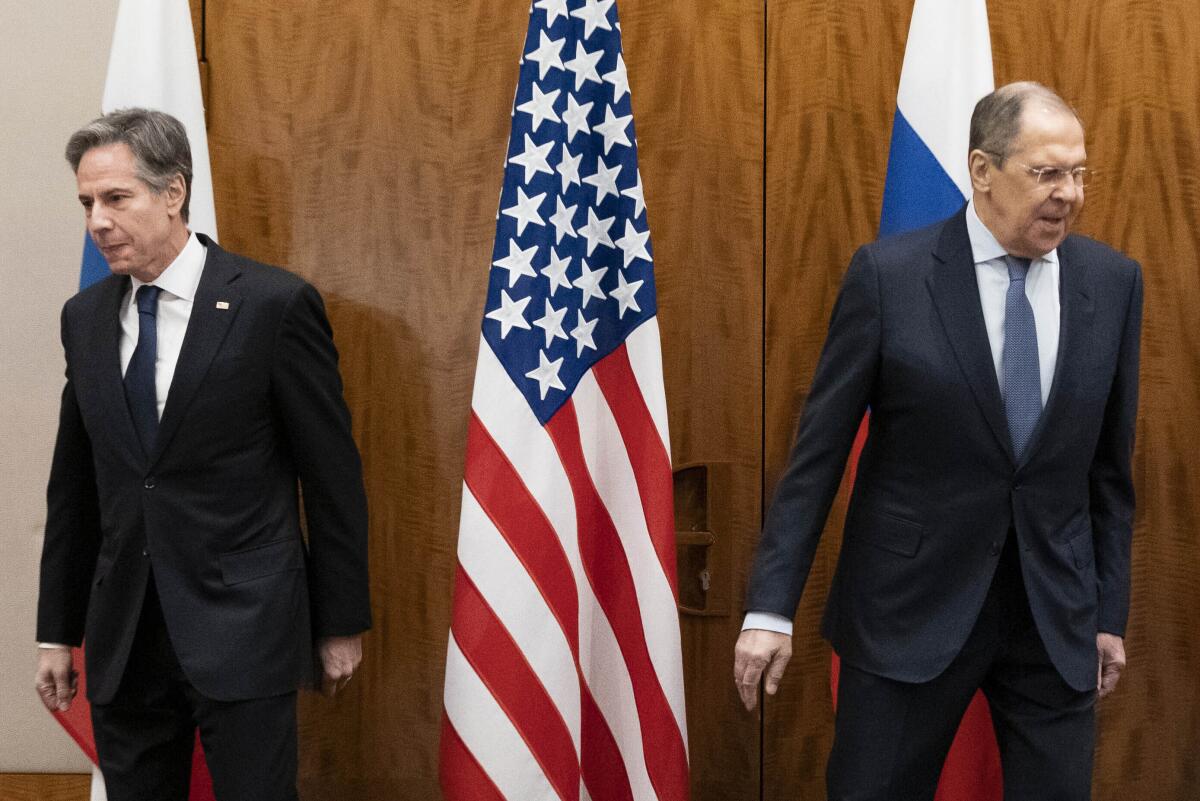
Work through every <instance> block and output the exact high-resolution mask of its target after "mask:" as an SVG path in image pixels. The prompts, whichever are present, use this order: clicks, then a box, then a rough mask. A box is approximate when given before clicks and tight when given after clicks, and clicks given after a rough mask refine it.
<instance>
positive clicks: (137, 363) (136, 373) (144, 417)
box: [125, 284, 162, 455]
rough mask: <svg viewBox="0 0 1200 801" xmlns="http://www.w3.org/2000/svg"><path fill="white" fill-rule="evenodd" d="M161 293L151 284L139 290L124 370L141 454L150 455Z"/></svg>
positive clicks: (155, 430)
mask: <svg viewBox="0 0 1200 801" xmlns="http://www.w3.org/2000/svg"><path fill="white" fill-rule="evenodd" d="M160 292H162V289H161V288H159V287H156V286H151V285H150V284H145V285H144V286H140V287H138V291H137V307H138V341H137V347H135V348H134V349H133V357H132V358H130V360H129V366H128V367H126V368H125V400H126V402H128V403H129V412H130V414H131V415H132V416H133V425H134V427H135V428H136V429H137V433H138V439H140V440H141V441H142V450H143V451H144V452H145V453H146V454H147V455H149V453H150V450H151V449H152V448H153V447H154V437H155V436H156V435H157V434H158V393H157V391H156V390H155V388H154V367H155V362H156V361H157V359H158V295H159V293H160Z"/></svg>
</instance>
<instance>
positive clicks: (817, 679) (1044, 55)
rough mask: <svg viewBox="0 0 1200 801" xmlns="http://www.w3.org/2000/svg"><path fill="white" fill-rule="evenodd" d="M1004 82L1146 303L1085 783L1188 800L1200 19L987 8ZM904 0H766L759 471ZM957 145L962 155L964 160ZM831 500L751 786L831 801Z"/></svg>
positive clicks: (856, 231)
mask: <svg viewBox="0 0 1200 801" xmlns="http://www.w3.org/2000/svg"><path fill="white" fill-rule="evenodd" d="M988 6H989V14H990V19H991V31H992V47H993V60H994V64H995V73H996V82H997V84H1003V83H1007V82H1009V81H1013V80H1020V79H1033V80H1038V81H1041V82H1042V83H1045V84H1047V85H1049V86H1051V87H1054V88H1055V89H1056V90H1057V91H1059V92H1060V93H1061V94H1062V95H1063V96H1064V97H1065V98H1066V99H1067V100H1068V101H1069V102H1071V103H1072V104H1074V105H1075V106H1076V107H1077V109H1078V111H1079V113H1080V116H1081V117H1082V119H1083V121H1084V125H1085V127H1086V129H1087V144H1088V151H1089V163H1090V166H1092V167H1094V168H1096V169H1097V170H1098V172H1099V173H1100V179H1099V180H1098V181H1097V183H1096V184H1095V185H1094V186H1093V187H1091V188H1089V190H1088V199H1087V208H1086V210H1085V212H1084V216H1083V217H1082V218H1081V220H1080V223H1079V225H1078V229H1079V230H1080V231H1081V232H1082V233H1086V234H1088V235H1091V236H1094V237H1096V238H1099V239H1101V240H1103V241H1106V242H1108V243H1110V244H1112V245H1113V246H1115V247H1117V248H1120V249H1122V250H1124V251H1126V252H1127V253H1129V254H1130V255H1132V256H1133V257H1134V258H1137V259H1138V260H1139V261H1141V262H1142V265H1143V268H1144V271H1145V282H1146V300H1145V323H1144V331H1143V344H1142V371H1141V377H1142V401H1141V408H1140V414H1139V421H1138V443H1137V451H1136V456H1135V475H1136V486H1137V491H1138V499H1139V502H1138V513H1137V519H1136V525H1135V539H1134V550H1133V567H1134V571H1133V608H1132V613H1131V619H1130V625H1129V630H1128V637H1127V649H1128V655H1129V667H1128V669H1127V671H1126V676H1125V678H1124V679H1123V680H1122V685H1121V687H1120V689H1119V690H1118V692H1117V694H1116V695H1115V696H1114V697H1112V698H1111V699H1110V700H1106V701H1105V702H1104V703H1102V704H1101V705H1100V707H1099V709H1100V713H1099V742H1098V747H1097V753H1096V773H1095V797H1096V798H1097V799H1098V801H1108V800H1111V801H1117V800H1118V799H1128V798H1137V799H1139V801H1140V800H1141V799H1146V801H1176V799H1197V798H1200V791H1198V790H1197V789H1196V788H1197V783H1198V779H1200V776H1198V775H1197V774H1198V771H1200V767H1198V766H1197V762H1196V759H1195V754H1196V753H1198V752H1200V705H1198V703H1197V701H1196V681H1197V680H1196V676H1197V674H1198V671H1200V644H1198V642H1197V638H1196V633H1197V627H1196V625H1195V622H1194V611H1193V610H1195V609H1196V608H1197V606H1198V605H1200V544H1198V541H1197V537H1196V534H1195V532H1196V531H1197V529H1198V526H1200V508H1198V507H1197V503H1196V498H1197V497H1200V473H1198V472H1197V471H1196V469H1195V465H1194V462H1195V460H1194V456H1193V448H1192V447H1191V444H1192V443H1194V442H1195V441H1196V438H1197V436H1198V434H1200V404H1198V403H1197V400H1196V399H1197V390H1198V389H1200V340H1198V338H1197V336H1196V335H1195V333H1194V332H1195V324H1194V316H1195V315H1194V309H1195V308H1196V307H1197V303H1198V301H1200V235H1198V234H1197V230H1196V222H1197V220H1198V219H1200V168H1198V167H1197V161H1198V159H1200V77H1198V76H1200V16H1198V15H1196V14H1195V13H1194V12H1195V5H1194V4H1193V3H1190V2H1165V3H1156V4H1147V3H1143V2H1137V0H1106V1H1105V2H1098V3H1089V4H1070V5H1068V4H1043V3H1036V2H1033V1H1032V0H991V2H989V3H988ZM911 9H912V0H885V2H882V3H881V2H876V1H875V0H846V1H845V2H838V3H833V2H824V1H823V0H769V2H768V45H767V70H768V91H767V121H768V125H767V145H766V154H767V207H766V219H767V236H766V262H767V268H766V279H765V281H766V287H767V305H766V310H765V314H766V328H767V335H766V347H767V356H766V364H765V377H766V378H765V383H764V387H765V389H764V392H765V410H766V411H765V415H764V421H763V426H764V440H765V446H764V463H765V474H766V494H767V497H768V498H769V497H770V493H771V491H772V489H773V487H774V484H775V482H776V481H777V479H778V476H779V474H780V471H781V470H782V468H783V466H784V464H785V460H786V455H787V454H786V450H787V447H788V444H789V443H790V441H791V438H792V436H793V435H794V428H795V423H796V419H797V416H798V413H799V409H800V407H801V405H802V403H803V400H804V396H805V393H806V391H807V387H808V384H809V382H810V381H811V378H812V372H813V370H814V368H815V364H816V358H817V356H818V353H819V351H820V346H821V343H822V341H823V339H824V335H825V326H826V325H827V321H828V316H829V312H830V310H831V308H832V303H833V299H834V297H835V293H836V290H837V286H838V284H839V282H840V279H841V275H842V273H843V272H844V270H845V267H846V265H847V263H848V262H849V258H850V256H851V254H852V252H853V250H854V248H855V247H856V246H857V245H858V244H860V243H862V242H865V241H868V240H870V239H873V238H874V237H875V234H876V230H877V227H878V222H879V209H880V204H881V199H882V189H883V187H882V181H883V176H884V172H885V167H886V158H887V145H888V141H889V137H890V132H891V117H892V112H893V110H894V105H895V91H896V86H897V84H898V80H899V74H900V64H901V61H902V59H903V52H904V40H905V37H906V35H907V28H908V20H909V16H910V13H911ZM964 157H965V154H964ZM844 503H845V497H844V492H843V496H842V497H840V498H839V500H838V502H837V504H836V505H835V509H834V512H833V514H832V515H831V517H830V521H829V525H828V527H827V532H826V537H825V539H824V541H823V542H822V545H821V549H820V551H819V553H818V557H817V561H816V564H815V565H814V568H813V573H812V576H811V578H810V580H809V584H808V588H807V591H806V593H805V598H804V600H803V602H802V604H801V608H800V611H799V614H798V616H797V641H796V645H797V651H798V652H799V654H800V656H799V658H798V659H796V660H794V662H793V666H792V668H791V675H789V676H788V678H787V680H786V681H785V686H784V687H783V689H782V690H781V693H780V695H779V696H778V697H777V698H776V699H773V700H772V701H770V702H769V703H768V706H767V710H766V713H765V714H766V716H767V717H766V738H765V742H764V746H763V747H764V757H765V766H766V771H765V772H766V777H765V780H764V788H765V791H766V792H765V797H772V798H773V797H788V798H801V799H820V798H824V778H823V770H824V760H825V757H826V755H827V754H828V748H829V742H830V737H831V733H832V731H831V718H830V713H829V711H828V710H829V707H828V703H829V698H828V684H827V674H828V650H827V647H826V646H825V645H824V643H823V642H822V641H821V640H820V639H819V635H818V634H817V628H818V621H819V616H820V611H821V608H822V607H823V604H824V601H825V597H826V594H827V591H828V585H829V579H830V576H831V570H832V566H833V563H832V559H833V558H834V557H835V555H836V549H837V545H838V540H839V538H840V537H839V534H840V529H841V523H842V514H843V512H844Z"/></svg>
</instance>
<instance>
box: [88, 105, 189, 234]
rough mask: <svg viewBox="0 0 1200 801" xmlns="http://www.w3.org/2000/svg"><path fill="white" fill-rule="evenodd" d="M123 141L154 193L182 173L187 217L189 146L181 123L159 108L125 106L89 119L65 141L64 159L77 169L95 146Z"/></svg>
mask: <svg viewBox="0 0 1200 801" xmlns="http://www.w3.org/2000/svg"><path fill="white" fill-rule="evenodd" d="M113 144H124V145H128V146H129V149H130V150H132V151H133V158H134V161H135V163H136V164H137V177H138V178H139V179H140V180H141V181H142V183H144V184H146V186H148V187H150V189H151V190H152V191H154V192H155V193H161V192H163V191H164V190H166V188H167V186H168V185H170V183H171V181H172V180H173V179H174V178H175V176H176V175H182V176H183V185H184V195H183V208H182V209H181V212H180V214H181V216H182V217H183V221H184V222H187V219H188V206H189V204H190V203H191V199H192V149H191V147H190V146H189V145H188V138H187V129H186V128H184V127H183V123H181V122H180V121H179V120H177V119H175V118H174V117H172V116H171V115H170V114H167V113H166V112H162V111H153V110H151V109H144V108H124V109H118V110H117V111H113V112H111V113H109V114H105V115H104V116H102V117H97V118H96V119H94V120H92V121H91V122H89V123H88V124H87V125H85V126H83V127H82V128H80V129H79V130H78V131H76V132H75V133H73V134H71V138H70V139H69V140H68V141H67V152H66V156H67V161H68V162H69V163H70V164H71V169H72V170H74V171H75V172H79V162H80V161H81V160H82V159H83V156H84V154H85V153H87V152H88V151H89V150H91V149H92V148H95V147H104V146H105V145H113Z"/></svg>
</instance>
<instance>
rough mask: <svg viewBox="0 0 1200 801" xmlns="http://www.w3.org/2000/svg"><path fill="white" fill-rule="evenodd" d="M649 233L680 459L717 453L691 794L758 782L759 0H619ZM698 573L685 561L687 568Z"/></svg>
mask: <svg viewBox="0 0 1200 801" xmlns="http://www.w3.org/2000/svg"><path fill="white" fill-rule="evenodd" d="M620 10H621V20H622V33H623V39H624V46H625V54H626V60H627V62H628V65H629V80H630V85H631V89H632V92H633V107H634V115H635V117H634V122H635V125H636V126H637V135H638V148H639V155H640V159H641V161H640V163H641V171H642V175H643V177H644V178H645V183H646V202H647V208H648V214H649V219H650V230H651V232H652V235H653V240H654V258H655V277H656V281H657V283H658V291H659V319H660V321H661V325H662V332H663V362H664V364H663V369H664V374H665V379H666V387H667V404H668V407H669V412H670V426H671V449H672V454H673V458H674V462H675V465H676V467H679V466H681V465H707V466H709V477H710V486H709V493H708V494H709V505H710V510H711V516H712V517H713V518H714V519H717V522H716V523H715V524H714V526H713V528H714V533H715V534H716V536H717V537H718V539H719V540H728V539H731V540H732V542H726V543H720V542H718V544H717V545H716V546H714V548H725V549H726V552H730V551H731V552H732V555H733V563H732V564H731V565H730V564H722V565H719V567H718V568H717V569H716V570H715V571H714V572H713V574H712V578H711V581H712V582H713V584H714V591H713V594H714V596H715V595H717V594H718V591H717V590H716V589H715V585H716V584H717V583H720V584H721V585H722V586H721V588H720V592H722V593H724V596H725V598H726V599H728V605H727V606H726V607H725V608H724V609H722V610H721V611H720V613H719V614H715V615H709V616H698V615H686V614H685V615H684V616H683V618H682V626H683V648H684V681H685V689H686V695H687V709H688V729H689V741H690V742H689V748H690V764H691V778H692V782H691V786H692V798H693V799H694V801H741V800H742V799H746V801H749V799H756V798H757V797H758V773H759V753H758V725H757V722H756V720H755V718H754V717H753V716H751V715H748V714H746V713H745V712H744V710H742V708H741V705H740V703H739V702H738V700H737V693H736V691H735V688H734V684H733V679H732V674H733V641H734V639H736V637H737V632H738V630H739V629H740V628H741V601H742V598H743V596H744V594H745V583H746V574H747V572H748V568H749V559H750V556H751V552H752V546H753V543H754V541H755V540H756V539H757V532H758V528H759V525H760V520H759V513H760V502H759V498H760V492H761V485H760V477H761V428H760V420H761V417H762V407H761V397H762V384H761V382H762V264H763V262H762V225H763V216H762V214H763V211H762V209H763V206H762V156H763V152H762V144H763V140H762V109H763V105H762V93H763V81H762V71H761V68H762V62H763V54H764V46H765V43H764V41H763V8H762V4H761V1H760V0H706V2H705V3H703V4H697V3H696V2H695V0H640V2H639V1H637V0H632V1H631V0H622V2H621V3H620ZM699 580H700V577H699V576H698V575H696V574H695V571H692V572H691V573H690V574H689V572H688V570H687V569H686V566H685V565H683V564H681V570H680V582H681V585H682V583H684V582H688V581H691V582H697V581H699Z"/></svg>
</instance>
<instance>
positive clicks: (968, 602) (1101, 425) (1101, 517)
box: [746, 211, 1142, 690]
mask: <svg viewBox="0 0 1200 801" xmlns="http://www.w3.org/2000/svg"><path fill="white" fill-rule="evenodd" d="M1058 256H1059V264H1060V282H1061V286H1060V301H1061V314H1060V321H1061V334H1060V339H1059V352H1058V361H1057V365H1056V370H1055V375H1054V381H1053V384H1052V386H1051V390H1050V396H1049V399H1048V401H1047V404H1046V407H1045V409H1044V411H1043V413H1042V416H1041V419H1040V421H1039V423H1038V427H1037V429H1036V431H1035V432H1034V435H1033V439H1032V440H1031V443H1030V445H1029V447H1028V448H1027V451H1026V453H1025V455H1024V456H1023V457H1022V458H1021V459H1019V460H1018V459H1016V458H1014V456H1013V452H1012V446H1011V442H1010V438H1009V434H1008V428H1007V422H1006V418H1005V413H1004V406H1003V402H1002V400H1001V395H1000V387H999V384H998V381H997V379H996V371H995V366H994V362H993V360H992V354H991V350H990V346H989V343H988V337H987V331H986V329H985V326H984V320H983V312H982V309H981V307H980V301H979V290H978V287H977V284H976V278H975V268H974V259H973V256H972V251H971V244H970V241H969V239H968V236H967V227H966V222H965V217H964V213H963V211H960V212H959V213H958V214H956V215H954V216H953V217H951V218H949V219H948V220H945V221H943V222H940V223H937V224H935V225H933V226H931V227H928V228H925V229H922V230H919V231H915V232H912V233H909V234H905V235H902V236H898V237H893V238H889V239H884V240H880V241H878V242H874V243H872V244H869V245H866V246H864V247H862V248H861V249H859V251H858V252H857V253H856V254H855V256H854V259H853V261H852V262H851V264H850V268H849V270H848V272H847V274H846V277H845V281H844V283H843V285H842V289H841V294H840V296H839V298H838V301H837V304H836V306H835V307H834V310H833V316H832V319H831V321H830V326H829V334H828V338H827V339H826V342H825V347H824V350H823V352H822V355H821V359H820V363H819V364H818V366H817V371H816V374H815V376H814V378H813V383H812V389H811V392H810V394H809V397H808V401H807V403H806V405H805V408H804V412H803V414H802V416H801V420H800V427H799V433H798V436H797V440H796V444H795V447H794V449H793V451H792V454H791V460H790V463H789V465H788V468H787V471H786V472H785V474H784V476H783V478H782V480H781V482H780V484H779V488H778V491H777V493H776V496H775V499H774V502H773V503H772V505H771V508H770V510H769V513H768V515H767V518H766V523H765V526H764V531H763V536H762V541H761V543H760V545H759V549H758V554H757V558H756V561H755V565H754V571H753V575H752V578H751V583H750V589H749V594H748V599H747V604H746V607H747V609H750V610H754V611H765V612H774V613H776V614H780V615H783V616H785V617H789V618H790V617H792V616H794V614H795V610H796V605H797V603H798V601H799V599H800V595H801V592H802V591H803V589H804V584H805V581H806V579H807V576H808V572H809V568H810V567H811V564H812V560H813V554H814V552H815V551H816V547H817V541H818V539H819V538H820V535H821V531H822V528H823V527H824V524H825V518H826V515H827V514H828V511H829V507H830V505H831V503H832V501H833V498H834V496H835V494H836V492H837V489H838V485H839V483H840V481H841V478H842V473H843V470H844V467H845V464H846V459H847V456H848V454H849V451H850V448H851V445H852V442H853V440H854V436H855V433H856V431H857V429H858V426H859V423H860V421H861V420H862V416H863V414H864V413H865V412H866V411H867V409H868V407H869V408H870V412H871V416H870V429H869V436H868V439H867V443H866V446H865V448H864V450H863V453H862V456H861V460H860V462H859V465H858V473H857V478H856V481H855V485H854V491H853V493H852V496H851V500H850V508H849V510H848V514H847V518H846V525H845V531H844V538H843V542H842V549H841V553H840V555H839V559H838V566H837V571H836V574H835V576H834V580H833V583H832V586H831V588H830V594H829V601H828V604H827V606H826V612H825V618H824V623H823V632H824V634H825V636H826V637H828V638H829V639H830V641H831V642H832V644H833V646H834V648H835V649H836V650H837V651H838V653H839V654H840V655H841V657H842V658H843V659H845V660H846V661H847V662H849V663H850V664H852V665H854V666H856V667H859V668H861V669H863V670H867V671H870V672H872V673H875V674H877V675H881V676H885V677H888V678H893V679H897V680H901V681H907V682H923V681H928V680H930V679H932V678H935V677H936V676H937V675H938V674H940V673H941V672H942V671H943V670H944V669H945V668H946V667H947V666H948V665H949V664H950V662H951V660H953V658H954V657H955V655H956V654H957V653H958V652H959V650H960V649H961V648H962V645H963V643H964V642H965V640H966V638H967V635H968V634H969V633H970V631H971V628H972V626H973V625H974V623H975V620H976V618H977V616H978V614H979V611H980V609H981V607H982V605H983V602H984V598H985V596H986V594H987V591H988V588H989V586H990V584H991V580H992V575H993V573H994V572H995V569H996V565H997V563H998V558H999V554H1000V549H1001V547H1002V545H1003V543H1004V540H1005V537H1006V536H1007V535H1008V532H1009V530H1010V528H1011V529H1012V530H1014V531H1015V533H1016V538H1017V543H1018V545H1019V548H1020V560H1021V566H1022V572H1023V575H1024V581H1025V586H1026V589H1027V592H1028V597H1029V604H1030V608H1031V609H1032V612H1033V617H1034V620H1035V621H1036V623H1037V628H1038V631H1039V633H1040V634H1041V637H1042V640H1043V641H1044V643H1045V645H1046V649H1047V651H1048V652H1049V655H1050V657H1051V659H1052V660H1053V662H1054V664H1055V666H1056V667H1057V668H1058V670H1059V672H1060V673H1061V674H1062V676H1063V678H1064V679H1065V680H1066V681H1067V683H1068V684H1070V685H1071V686H1072V687H1074V688H1076V689H1078V690H1086V689H1088V688H1090V687H1095V684H1096V642H1095V639H1096V633H1097V631H1104V632H1110V633H1113V634H1118V635H1123V634H1124V631H1125V621H1126V617H1127V616H1128V611H1129V551H1130V539H1131V535H1132V523H1133V511H1134V493H1133V485H1132V480H1131V475H1130V460H1131V455H1132V449H1133V435H1134V425H1135V420H1136V411H1137V395H1138V348H1139V340H1140V330H1141V317H1142V281H1141V270H1140V268H1139V266H1138V265H1137V263H1136V262H1134V261H1132V260H1130V259H1129V258H1127V257H1125V256H1123V255H1122V254H1120V253H1118V252H1116V251H1114V250H1112V249H1111V248H1108V247H1106V246H1104V245H1102V244H1100V243H1098V242H1095V241H1093V240H1091V239H1087V238H1085V237H1081V236H1069V237H1068V238H1067V239H1066V241H1064V242H1063V243H1062V245H1061V246H1060V247H1059V248H1058Z"/></svg>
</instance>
